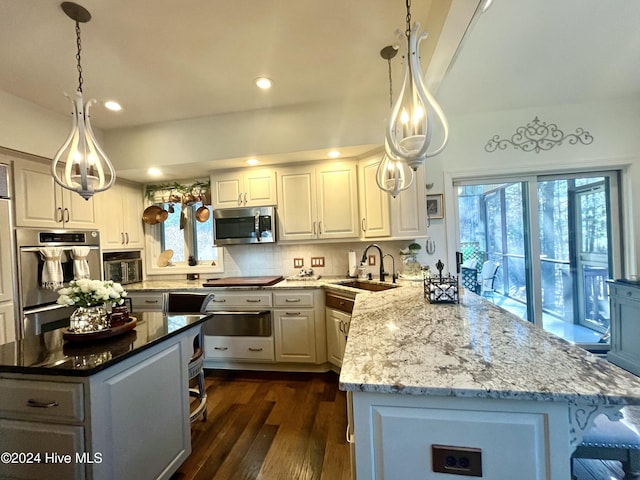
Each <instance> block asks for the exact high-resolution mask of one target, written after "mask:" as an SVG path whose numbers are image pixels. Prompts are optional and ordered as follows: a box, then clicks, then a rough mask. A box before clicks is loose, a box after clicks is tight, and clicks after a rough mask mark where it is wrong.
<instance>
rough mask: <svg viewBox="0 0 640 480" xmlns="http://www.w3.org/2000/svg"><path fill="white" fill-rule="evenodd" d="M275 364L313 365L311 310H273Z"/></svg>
mask: <svg viewBox="0 0 640 480" xmlns="http://www.w3.org/2000/svg"><path fill="white" fill-rule="evenodd" d="M273 314H274V337H275V348H276V362H299V363H315V361H316V335H315V313H314V311H313V310H305V309H299V310H274V312H273Z"/></svg>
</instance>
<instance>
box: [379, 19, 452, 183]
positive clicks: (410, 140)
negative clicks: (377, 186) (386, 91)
mask: <svg viewBox="0 0 640 480" xmlns="http://www.w3.org/2000/svg"><path fill="white" fill-rule="evenodd" d="M419 30H420V24H419V23H417V22H416V23H415V24H414V27H413V29H412V30H411V31H410V32H409V34H408V41H407V52H406V55H405V61H404V74H403V83H402V87H401V89H400V93H399V95H398V98H397V99H396V101H395V103H394V105H393V108H392V110H391V119H390V121H389V124H388V126H387V131H386V136H385V137H386V149H387V153H388V154H389V155H390V156H391V157H393V158H396V159H397V160H399V161H401V162H406V163H407V164H408V165H409V166H410V167H411V168H412V169H413V170H416V169H417V168H418V167H419V166H420V165H421V164H422V162H423V161H424V160H425V159H426V158H427V157H433V156H435V155H437V154H439V153H440V152H442V150H443V149H444V147H445V145H446V143H447V139H448V137H449V125H448V123H447V119H446V117H445V115H444V112H443V111H442V109H441V108H440V105H438V102H436V100H435V98H433V95H431V93H430V92H429V90H428V89H427V87H426V85H425V83H424V80H423V75H422V69H421V67H420V59H419V46H420V43H421V42H422V41H423V40H424V39H425V38H427V33H426V32H424V33H422V34H420V33H419ZM400 37H401V38H403V37H402V34H401V35H400ZM436 119H437V120H438V122H439V123H440V124H441V126H442V130H443V140H442V143H441V144H440V146H438V147H437V148H436V149H433V150H431V151H428V149H429V146H430V143H431V136H432V133H433V129H434V121H435V120H436Z"/></svg>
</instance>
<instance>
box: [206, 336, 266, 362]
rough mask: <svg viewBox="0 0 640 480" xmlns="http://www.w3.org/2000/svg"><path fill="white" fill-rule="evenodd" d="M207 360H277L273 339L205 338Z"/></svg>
mask: <svg viewBox="0 0 640 480" xmlns="http://www.w3.org/2000/svg"><path fill="white" fill-rule="evenodd" d="M204 354H205V358H207V359H212V360H253V361H261V362H265V361H267V362H273V361H274V360H275V354H274V348H273V337H213V336H208V335H205V337H204Z"/></svg>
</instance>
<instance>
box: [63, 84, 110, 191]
mask: <svg viewBox="0 0 640 480" xmlns="http://www.w3.org/2000/svg"><path fill="white" fill-rule="evenodd" d="M67 98H68V99H69V101H70V102H71V104H72V105H73V112H72V128H71V133H70V134H69V136H68V137H67V140H66V141H65V142H64V144H63V145H62V147H60V149H59V150H58V152H57V153H56V155H55V157H54V158H53V163H52V165H51V171H52V175H53V178H54V180H55V182H56V183H57V184H58V185H60V186H61V187H63V188H66V189H68V190H73V191H75V192H77V193H78V194H79V195H80V196H82V197H83V198H84V199H85V200H89V199H90V198H91V197H92V196H93V194H94V193H97V192H102V191H104V190H107V189H108V188H110V187H111V185H113V182H114V181H115V178H116V174H115V170H114V168H113V165H112V164H111V162H110V161H109V158H108V157H107V155H106V154H105V153H104V151H103V150H102V148H101V147H100V145H99V144H98V142H97V141H96V138H95V136H94V134H93V130H92V129H91V122H90V120H89V108H90V107H91V105H92V104H94V103H95V102H96V101H95V100H94V99H91V100H89V101H87V103H86V104H83V100H82V93H81V92H76V94H75V99H71V97H69V96H68V95H67Z"/></svg>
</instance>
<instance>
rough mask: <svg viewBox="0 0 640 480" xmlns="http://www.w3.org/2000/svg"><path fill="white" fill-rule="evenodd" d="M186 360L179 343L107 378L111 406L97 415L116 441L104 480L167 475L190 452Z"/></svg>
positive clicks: (105, 465)
mask: <svg viewBox="0 0 640 480" xmlns="http://www.w3.org/2000/svg"><path fill="white" fill-rule="evenodd" d="M189 343H190V342H189ZM183 359H184V353H183V351H182V349H181V345H180V344H174V345H171V346H169V347H167V348H166V349H164V350H162V351H160V352H158V353H156V354H154V355H153V356H151V357H149V358H147V359H145V360H143V361H141V362H139V363H137V364H135V365H133V366H131V367H130V368H127V369H125V370H123V371H121V372H120V373H117V374H115V375H113V376H111V377H110V378H107V379H106V380H105V381H104V384H103V385H104V391H103V395H104V396H103V398H104V406H105V407H106V408H103V409H101V411H99V412H94V413H93V415H94V417H95V418H94V422H95V423H96V424H99V425H102V426H107V425H108V431H109V432H110V435H109V438H110V440H111V441H112V444H111V445H110V451H111V452H110V456H111V458H107V459H106V461H105V462H104V463H103V465H101V466H100V468H104V469H105V472H109V475H105V477H103V478H107V477H108V478H139V479H143V478H162V474H163V472H165V471H167V470H168V469H170V468H173V467H177V465H180V464H181V463H182V462H183V461H184V460H185V459H186V458H187V456H188V455H189V453H191V452H190V451H191V448H190V445H191V439H190V436H189V420H188V412H189V407H188V402H189V400H188V396H187V382H188V379H187V378H186V377H187V366H186V365H185V362H184V361H183ZM133 438H137V439H139V441H130V439H133Z"/></svg>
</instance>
